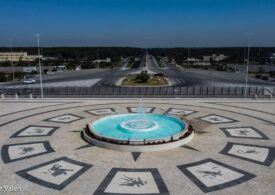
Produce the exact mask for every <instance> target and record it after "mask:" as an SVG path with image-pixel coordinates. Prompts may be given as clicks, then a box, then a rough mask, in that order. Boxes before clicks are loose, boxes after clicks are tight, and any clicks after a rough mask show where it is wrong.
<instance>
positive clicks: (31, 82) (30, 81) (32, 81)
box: [23, 79, 35, 84]
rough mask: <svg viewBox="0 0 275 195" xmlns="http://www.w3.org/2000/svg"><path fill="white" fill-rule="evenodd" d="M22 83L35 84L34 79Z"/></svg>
mask: <svg viewBox="0 0 275 195" xmlns="http://www.w3.org/2000/svg"><path fill="white" fill-rule="evenodd" d="M23 83H24V84H33V83H35V80H34V79H28V80H24V81H23Z"/></svg>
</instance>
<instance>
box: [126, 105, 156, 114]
mask: <svg viewBox="0 0 275 195" xmlns="http://www.w3.org/2000/svg"><path fill="white" fill-rule="evenodd" d="M132 108H137V107H126V109H127V111H128V112H129V113H137V112H133V111H132ZM144 108H145V109H146V108H149V109H150V110H149V112H145V113H153V112H154V111H155V109H156V107H146V106H145V107H144Z"/></svg>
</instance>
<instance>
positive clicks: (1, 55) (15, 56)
mask: <svg viewBox="0 0 275 195" xmlns="http://www.w3.org/2000/svg"><path fill="white" fill-rule="evenodd" d="M40 57H42V56H40ZM38 58H39V56H38V55H28V53H27V52H0V62H9V61H13V62H19V61H23V62H32V61H35V60H37V59H38Z"/></svg>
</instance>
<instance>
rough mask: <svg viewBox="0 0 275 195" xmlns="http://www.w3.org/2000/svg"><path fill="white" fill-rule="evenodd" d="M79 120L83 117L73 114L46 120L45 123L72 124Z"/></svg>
mask: <svg viewBox="0 0 275 195" xmlns="http://www.w3.org/2000/svg"><path fill="white" fill-rule="evenodd" d="M80 119H83V117H80V116H77V115H74V114H64V115H60V116H56V117H53V118H49V119H46V120H45V121H49V122H56V123H72V122H74V121H77V120H80Z"/></svg>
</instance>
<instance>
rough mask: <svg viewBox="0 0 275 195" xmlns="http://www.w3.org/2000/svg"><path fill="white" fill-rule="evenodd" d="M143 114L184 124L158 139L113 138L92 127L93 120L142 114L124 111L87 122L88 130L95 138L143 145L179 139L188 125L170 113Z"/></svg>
mask: <svg viewBox="0 0 275 195" xmlns="http://www.w3.org/2000/svg"><path fill="white" fill-rule="evenodd" d="M144 114H145V115H158V116H166V117H167V118H168V119H169V118H170V119H173V120H177V122H179V123H181V124H184V128H182V129H181V131H180V132H179V133H176V134H173V135H171V136H166V137H162V138H158V139H144V140H141V139H139V140H134V139H128V140H126V139H115V138H112V137H108V136H102V135H99V134H98V133H97V132H95V131H94V128H93V124H94V123H95V122H98V121H101V120H106V119H108V118H110V117H119V116H127V115H142V114H140V113H125V114H115V115H108V116H104V117H102V118H99V119H97V120H95V121H93V122H90V123H88V127H89V131H90V133H92V134H93V135H94V136H95V137H96V138H97V139H100V140H101V139H106V140H108V141H113V142H117V143H118V144H119V143H122V144H129V143H130V144H133V145H145V144H148V143H156V142H163V141H165V142H169V140H177V139H179V138H180V137H181V136H183V135H184V134H185V133H186V132H187V127H188V123H187V122H186V121H183V120H182V119H180V118H178V117H175V116H171V115H167V114H155V113H144Z"/></svg>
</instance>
